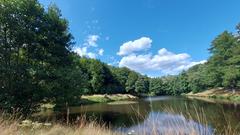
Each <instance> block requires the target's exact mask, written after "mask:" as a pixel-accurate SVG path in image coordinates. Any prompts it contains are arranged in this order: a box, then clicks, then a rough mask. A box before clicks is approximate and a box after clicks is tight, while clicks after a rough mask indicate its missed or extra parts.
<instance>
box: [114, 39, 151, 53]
mask: <svg viewBox="0 0 240 135" xmlns="http://www.w3.org/2000/svg"><path fill="white" fill-rule="evenodd" d="M151 44H152V40H151V39H150V38H148V37H141V38H140V39H137V40H134V41H128V42H125V43H123V44H122V46H120V50H119V52H118V53H117V54H118V55H120V56H124V55H129V54H132V53H134V52H138V51H143V50H147V49H149V48H151Z"/></svg>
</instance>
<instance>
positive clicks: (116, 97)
mask: <svg viewBox="0 0 240 135" xmlns="http://www.w3.org/2000/svg"><path fill="white" fill-rule="evenodd" d="M134 99H137V97H136V96H133V95H130V94H112V95H107V94H105V95H84V96H82V97H81V101H82V102H84V103H107V102H114V101H123V100H134Z"/></svg>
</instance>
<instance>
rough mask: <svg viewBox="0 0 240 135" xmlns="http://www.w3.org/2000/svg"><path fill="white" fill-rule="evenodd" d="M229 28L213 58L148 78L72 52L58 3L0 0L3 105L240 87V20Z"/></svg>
mask: <svg viewBox="0 0 240 135" xmlns="http://www.w3.org/2000/svg"><path fill="white" fill-rule="evenodd" d="M237 30H238V33H236V34H232V33H230V32H224V33H222V34H221V35H219V36H218V37H217V38H216V39H215V40H214V41H213V42H212V46H211V48H210V49H209V50H210V53H211V57H210V58H209V59H208V62H207V63H205V64H200V65H196V66H194V67H192V68H190V69H189V70H188V71H183V72H182V73H180V74H179V75H175V76H163V77H158V78H149V77H147V76H145V75H141V74H139V73H137V72H135V71H132V70H130V69H128V68H126V67H124V68H118V67H114V66H110V65H108V64H106V63H103V62H101V61H99V60H96V59H89V58H86V57H80V56H79V55H77V54H76V53H74V52H73V51H72V47H73V45H74V42H73V41H74V39H73V36H72V34H71V33H70V32H69V26H68V21H67V20H66V19H65V18H63V17H62V15H61V12H60V10H59V9H58V8H57V7H56V6H55V5H50V6H49V7H48V8H47V9H44V7H43V6H42V5H41V4H40V3H39V2H38V1H37V0H0V110H3V111H6V112H16V111H17V112H22V113H23V114H29V113H30V112H35V111H37V110H38V107H39V105H40V104H42V103H48V102H51V103H54V104H56V107H68V106H72V105H77V104H78V103H79V99H80V97H81V95H84V94H114V93H129V94H133V95H137V96H141V95H180V94H182V93H188V92H190V91H193V92H199V91H202V90H206V89H209V88H216V87H225V88H230V89H237V88H239V87H240V71H239V68H240V66H239V65H240V43H239V42H240V36H239V34H240V25H238V27H237Z"/></svg>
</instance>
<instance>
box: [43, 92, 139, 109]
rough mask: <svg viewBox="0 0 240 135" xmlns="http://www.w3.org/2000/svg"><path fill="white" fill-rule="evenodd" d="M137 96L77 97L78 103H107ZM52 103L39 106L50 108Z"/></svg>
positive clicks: (96, 95)
mask: <svg viewBox="0 0 240 135" xmlns="http://www.w3.org/2000/svg"><path fill="white" fill-rule="evenodd" d="M137 98H138V97H136V96H133V95H130V94H111V95H107V94H104V95H101V94H95V95H83V96H81V98H80V99H79V103H78V104H79V105H86V104H94V103H108V102H115V101H129V100H134V99H137ZM54 106H55V105H54V104H51V103H46V104H42V105H41V108H44V109H52V108H54Z"/></svg>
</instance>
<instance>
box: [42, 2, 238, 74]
mask: <svg viewBox="0 0 240 135" xmlns="http://www.w3.org/2000/svg"><path fill="white" fill-rule="evenodd" d="M40 3H42V4H43V5H44V6H47V5H49V4H50V3H55V4H56V5H57V6H58V7H59V8H60V9H61V11H62V14H63V16H64V17H65V18H66V19H68V20H69V25H70V31H71V33H72V34H73V36H74V38H75V41H76V46H75V48H74V51H76V52H77V53H79V55H85V56H87V57H91V58H96V59H100V60H101V61H103V62H106V63H108V64H111V65H114V66H120V67H122V66H126V67H129V68H130V69H132V70H136V71H138V72H140V73H142V74H147V75H149V76H162V75H166V74H177V73H179V72H181V71H182V70H186V69H188V68H189V67H191V66H193V65H195V64H198V63H204V62H205V60H207V59H208V57H209V55H210V54H209V53H208V50H207V49H208V48H209V46H210V45H211V41H212V40H213V39H214V38H215V37H216V36H217V35H218V34H220V33H221V32H223V31H224V30H229V31H232V32H235V26H236V25H237V24H238V23H239V22H240V8H239V5H240V1H239V0H40Z"/></svg>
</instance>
